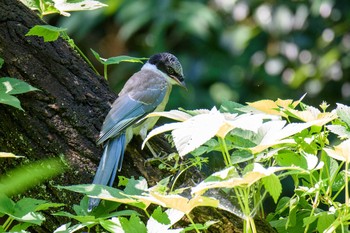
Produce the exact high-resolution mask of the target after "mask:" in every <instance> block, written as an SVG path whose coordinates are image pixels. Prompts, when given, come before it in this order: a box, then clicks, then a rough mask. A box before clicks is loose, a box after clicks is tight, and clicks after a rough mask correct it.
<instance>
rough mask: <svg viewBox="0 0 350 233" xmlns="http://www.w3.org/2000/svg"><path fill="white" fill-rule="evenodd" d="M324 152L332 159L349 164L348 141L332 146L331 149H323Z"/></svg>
mask: <svg viewBox="0 0 350 233" xmlns="http://www.w3.org/2000/svg"><path fill="white" fill-rule="evenodd" d="M324 150H325V151H326V152H327V154H328V155H329V156H330V157H332V158H333V159H336V160H340V161H344V162H346V163H349V162H350V139H348V140H346V141H343V142H342V143H340V144H339V145H337V146H334V147H333V149H330V148H324Z"/></svg>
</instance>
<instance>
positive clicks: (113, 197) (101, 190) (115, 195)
mask: <svg viewBox="0 0 350 233" xmlns="http://www.w3.org/2000/svg"><path fill="white" fill-rule="evenodd" d="M57 188H63V189H67V190H70V191H73V192H78V193H83V194H86V195H88V196H89V197H93V198H99V199H103V200H108V201H114V202H120V203H124V204H129V205H133V206H136V207H138V208H141V209H145V208H147V207H148V205H149V204H151V202H148V203H147V202H142V203H140V202H139V201H138V200H137V199H135V198H133V197H132V194H126V193H124V192H123V191H122V190H119V189H116V188H112V187H109V186H105V185H98V184H81V185H71V186H57Z"/></svg>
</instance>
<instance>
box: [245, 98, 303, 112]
mask: <svg viewBox="0 0 350 233" xmlns="http://www.w3.org/2000/svg"><path fill="white" fill-rule="evenodd" d="M304 97H305V94H304V95H303V96H302V97H301V98H300V99H299V100H297V101H293V100H291V99H287V100H282V99H277V100H276V101H273V100H268V99H267V100H259V101H256V102H252V103H248V105H249V106H251V107H254V108H256V109H258V110H260V111H262V112H264V113H267V114H272V115H278V116H283V117H287V114H286V113H285V112H284V110H285V109H294V108H295V107H296V106H297V105H298V104H299V103H300V102H301V100H302V99H303V98H304Z"/></svg>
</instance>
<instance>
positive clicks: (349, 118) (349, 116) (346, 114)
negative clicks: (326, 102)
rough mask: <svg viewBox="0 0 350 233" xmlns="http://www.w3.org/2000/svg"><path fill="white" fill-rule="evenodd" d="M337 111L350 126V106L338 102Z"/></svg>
mask: <svg viewBox="0 0 350 233" xmlns="http://www.w3.org/2000/svg"><path fill="white" fill-rule="evenodd" d="M336 111H337V115H338V116H339V118H340V119H341V120H342V121H344V122H345V123H346V124H347V125H348V126H350V107H349V106H346V105H343V104H339V103H337V109H336Z"/></svg>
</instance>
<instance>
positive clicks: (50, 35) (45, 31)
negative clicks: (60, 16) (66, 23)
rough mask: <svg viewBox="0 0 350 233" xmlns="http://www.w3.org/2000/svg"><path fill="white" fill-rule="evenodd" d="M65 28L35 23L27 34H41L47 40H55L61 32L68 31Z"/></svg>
mask: <svg viewBox="0 0 350 233" xmlns="http://www.w3.org/2000/svg"><path fill="white" fill-rule="evenodd" d="M66 30H67V29H65V28H59V27H54V26H51V25H35V26H34V27H32V28H31V29H30V30H29V32H28V33H27V34H26V36H41V37H43V38H44V41H45V42H50V41H55V40H57V38H58V37H59V36H60V33H61V32H64V31H66Z"/></svg>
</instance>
